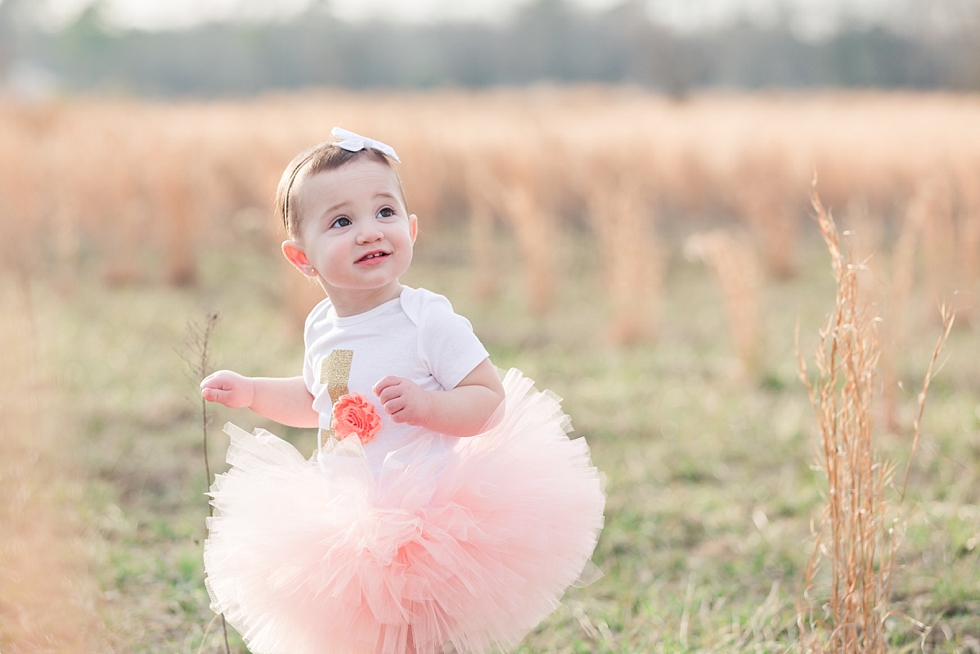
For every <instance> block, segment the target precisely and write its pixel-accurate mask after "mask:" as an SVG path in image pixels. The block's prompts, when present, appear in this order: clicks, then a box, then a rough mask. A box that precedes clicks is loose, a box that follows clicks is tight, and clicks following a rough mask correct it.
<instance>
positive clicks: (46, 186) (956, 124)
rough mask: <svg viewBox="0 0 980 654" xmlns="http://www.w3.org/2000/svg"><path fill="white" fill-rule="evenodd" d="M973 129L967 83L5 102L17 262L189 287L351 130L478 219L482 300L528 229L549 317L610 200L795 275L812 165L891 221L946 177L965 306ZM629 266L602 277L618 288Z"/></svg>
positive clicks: (0, 153)
mask: <svg viewBox="0 0 980 654" xmlns="http://www.w3.org/2000/svg"><path fill="white" fill-rule="evenodd" d="M978 121H980V100H978V98H977V97H974V96H953V95H946V94H919V95H915V94H906V93H887V94H886V93H876V94H874V93H844V92H821V93H782V94H777V93H773V94H755V95H745V94H733V93H702V94H697V95H694V96H691V97H690V98H689V99H688V100H686V101H684V102H675V101H672V100H670V99H668V98H665V97H663V96H660V95H657V94H652V93H646V92H641V91H639V90H631V89H620V88H611V87H578V88H565V89H560V88H535V89H525V90H518V89H503V90H492V91H481V92H462V91H439V92H428V93H412V92H385V93H380V92H379V93H347V92H340V91H336V92H329V93H328V92H320V93H305V94H296V95H281V96H267V97H261V98H257V99H253V100H247V101H214V102H153V101H136V100H128V99H100V98H76V99H71V100H66V101H61V102H56V103H52V104H49V105H43V106H32V107H23V106H18V105H12V104H3V105H0V243H2V248H3V252H2V256H3V260H4V262H5V265H6V266H7V267H10V266H17V267H19V268H22V269H30V270H57V271H59V274H60V275H61V276H62V278H63V280H64V284H65V286H66V287H70V286H71V283H72V279H73V278H74V276H75V275H77V273H78V270H79V266H80V265H83V264H85V263H86V262H92V261H94V262H96V263H97V264H98V266H99V267H100V269H101V270H102V275H103V278H104V279H105V280H106V281H107V282H109V283H130V282H136V281H147V280H151V281H152V280H158V281H162V282H166V283H170V284H186V283H190V282H193V281H194V279H195V276H196V275H197V274H198V271H197V260H198V257H199V256H200V253H201V251H202V250H203V249H205V248H221V247H228V244H229V238H228V233H229V232H232V231H234V229H235V223H236V218H235V217H236V216H238V215H239V214H241V213H242V212H253V213H254V212H258V213H259V214H263V215H266V216H267V215H268V214H269V211H268V207H269V203H270V200H269V198H271V197H272V196H273V194H274V189H275V185H276V182H277V181H278V177H279V174H280V172H281V170H282V168H283V166H284V165H285V163H286V162H287V161H288V160H289V159H290V158H291V157H292V155H293V154H295V152H297V151H299V150H300V149H302V148H303V147H305V146H308V145H310V144H311V143H315V142H318V141H321V140H323V139H324V138H326V137H327V135H328V134H329V130H330V128H331V127H332V126H333V125H337V124H341V125H344V126H346V127H348V128H351V129H354V130H357V131H361V132H364V133H368V134H371V135H373V136H375V137H377V138H380V139H382V140H385V141H388V142H390V143H391V144H392V145H394V146H395V147H396V149H397V150H398V151H399V152H400V154H401V155H402V159H403V160H404V161H405V163H404V164H403V165H402V166H401V167H400V171H401V173H402V176H403V178H404V182H405V187H406V191H407V194H408V199H409V205H410V209H411V210H413V211H414V212H416V213H418V214H419V216H420V218H421V221H422V223H421V224H422V229H423V230H432V229H439V228H441V226H444V225H446V224H448V223H452V222H455V223H464V222H465V221H466V219H467V217H469V220H470V224H471V226H472V229H473V232H474V235H473V241H472V246H471V248H472V253H473V254H474V258H475V261H476V266H477V269H478V270H479V271H480V273H479V275H478V278H477V281H476V282H475V283H476V284H477V286H478V287H479V290H480V293H481V294H482V295H485V296H487V297H490V296H492V295H493V293H494V284H493V278H494V275H495V274H496V272H495V269H494V268H493V265H492V264H493V259H494V256H495V255H494V253H493V248H492V243H493V239H492V238H490V236H489V235H491V234H492V233H493V230H494V228H495V227H494V226H495V225H497V226H501V225H503V226H506V227H507V228H508V229H509V230H510V231H511V232H512V234H513V235H514V236H515V237H516V238H517V240H518V241H519V242H520V243H522V252H523V259H524V267H525V270H526V275H527V279H528V294H527V302H528V305H529V307H530V308H531V309H532V310H533V311H534V312H538V313H540V312H545V311H548V310H549V307H550V306H552V303H553V302H554V298H555V297H556V293H557V292H558V288H557V287H558V286H559V285H560V283H561V282H560V281H559V280H560V279H561V278H562V274H561V270H560V266H561V265H562V261H563V259H562V256H561V250H562V248H563V245H562V243H563V241H562V234H563V233H567V232H568V231H569V230H581V229H591V230H592V231H593V232H594V237H595V239H596V242H597V243H599V244H600V245H599V246H598V247H597V250H608V247H607V246H603V245H601V243H602V242H603V241H604V240H605V239H606V238H607V236H606V235H604V234H602V233H600V231H601V230H602V229H603V228H604V226H605V225H606V224H607V220H608V219H607V216H608V215H609V213H610V212H611V211H613V210H614V209H613V207H612V206H611V203H610V201H609V197H610V194H615V193H622V194H623V197H622V198H620V199H619V201H620V202H621V203H622V206H620V207H618V208H617V209H616V210H619V211H630V210H636V211H641V212H643V213H644V214H646V216H647V217H648V218H649V217H653V216H656V219H657V226H656V229H657V230H658V231H663V230H664V229H666V228H668V227H669V226H672V225H673V226H678V225H680V226H681V229H683V225H684V220H685V219H686V218H687V217H688V216H691V215H716V216H721V217H726V218H728V219H738V220H741V221H743V222H744V223H745V224H746V225H747V226H748V227H749V228H750V230H751V233H752V234H753V236H754V238H755V240H756V244H757V247H758V249H759V252H760V254H761V257H762V264H763V266H764V267H765V269H766V271H767V273H768V275H769V276H770V277H773V278H776V279H779V278H785V277H786V276H788V275H792V274H794V271H795V270H797V268H798V266H799V265H800V261H799V255H798V252H797V250H798V243H797V241H798V239H799V236H798V233H799V229H800V219H801V216H802V213H803V210H804V208H805V206H806V188H807V183H808V181H809V179H810V177H811V176H812V173H813V170H814V169H816V170H818V171H819V172H820V176H821V188H822V193H823V196H824V198H825V199H826V200H829V202H830V203H831V204H832V205H836V206H838V207H843V206H845V205H847V204H848V203H849V202H850V201H852V200H853V199H854V198H862V199H863V201H864V202H865V203H866V204H867V206H868V210H869V213H871V214H873V215H877V216H882V217H883V218H884V219H885V220H886V229H885V230H884V231H885V233H893V232H895V231H896V230H894V229H892V230H889V229H888V226H887V223H895V222H897V218H896V217H898V216H901V215H903V214H904V213H905V207H906V205H907V204H909V202H912V204H913V206H918V205H922V203H923V202H925V200H923V192H924V191H923V192H919V193H915V189H926V188H929V187H930V185H932V186H934V187H935V188H941V189H942V190H941V191H939V192H936V193H933V194H932V196H931V197H932V200H929V202H931V203H932V205H933V206H934V207H939V206H941V208H942V210H941V211H940V210H938V209H930V211H929V213H930V215H931V216H933V217H934V218H930V220H929V221H928V224H924V225H923V232H922V233H923V244H924V252H925V253H926V256H927V261H926V265H925V269H924V270H925V273H926V274H927V276H928V277H929V279H931V280H933V281H932V284H933V287H934V288H935V293H937V294H942V295H944V296H945V295H950V294H954V296H955V297H956V298H958V302H960V303H964V304H972V300H971V299H970V298H972V297H974V296H975V293H976V283H977V277H978V275H980V227H978V224H980V218H978V217H977V216H978V214H980V191H978V185H980V182H978V181H977V180H978V179H980V136H978V135H977V132H976V130H975V129H973V126H974V125H975V124H976V123H977V122H978ZM608 180H613V181H615V180H621V181H622V185H621V186H622V188H620V186H617V185H616V184H612V185H611V184H610V182H609V181H608ZM624 189H625V190H624ZM630 189H633V190H630ZM634 191H635V192H634ZM631 196H635V197H632V199H631ZM631 202H632V204H631ZM585 214H590V215H591V216H592V219H591V220H590V219H588V218H585ZM598 215H602V216H603V218H602V219H601V221H598V222H597V221H596V218H595V217H596V216H598ZM625 219H626V218H624V220H625ZM258 222H259V227H258V231H259V233H260V234H261V235H262V236H263V237H264V238H266V239H268V240H270V241H273V242H274V241H275V240H276V239H277V238H278V237H279V236H281V235H280V234H279V233H278V226H277V225H275V223H274V221H272V220H271V218H270V219H267V220H265V221H258ZM646 231H651V230H649V229H648V230H646ZM643 238H646V237H643ZM655 241H656V239H655V234H652V233H651V235H650V238H649V241H648V242H647V243H646V244H641V245H640V246H638V248H639V249H641V250H649V251H650V252H653V250H655V246H656V242H655ZM953 241H955V242H953ZM627 255H628V256H630V257H634V258H636V259H637V261H638V260H640V259H649V260H650V262H651V263H650V265H649V266H646V264H644V266H646V267H648V268H649V270H643V271H641V270H640V269H639V268H637V267H636V264H635V263H634V264H630V265H629V266H632V267H633V268H634V270H633V271H632V273H633V274H631V275H627V277H628V278H629V279H628V280H627V281H626V282H625V283H626V284H630V285H636V286H637V287H638V288H637V289H633V290H621V289H618V288H613V287H610V290H611V291H612V293H611V295H612V296H615V295H616V294H618V293H620V292H621V293H623V295H624V297H625V298H631V297H634V296H635V297H639V296H642V295H643V294H644V292H645V291H643V290H642V288H644V287H650V286H651V285H652V286H655V285H656V281H655V278H656V274H657V273H656V272H655V271H656V269H657V268H658V267H662V263H663V261H664V260H665V259H664V256H662V255H653V254H650V255H649V256H647V255H643V256H641V255H639V254H637V255H635V256H634V255H631V254H629V253H627ZM602 256H605V257H607V259H608V255H602ZM658 257H659V258H658ZM654 259H658V260H659V261H660V262H661V263H657V262H656V261H654ZM610 261H611V259H610ZM617 265H618V264H617ZM623 265H624V266H626V264H623ZM629 266H627V267H629ZM641 267H643V266H641ZM621 279H623V277H622V276H621V275H619V274H618V273H615V272H610V275H609V280H610V283H611V284H613V283H615V284H621V283H624V282H622V281H621ZM297 292H299V293H300V295H301V296H302V295H303V290H302V289H298V290H297ZM611 299H612V300H613V302H614V303H615V302H620V301H622V300H621V299H616V297H612V298H611ZM298 304H299V305H301V306H305V305H306V300H305V299H304V298H302V297H301V298H300V300H298ZM649 304H650V305H651V306H655V305H656V300H655V299H652V300H651V302H650V303H649ZM954 304H956V302H954ZM655 314H656V310H655V309H652V310H651V311H650V316H649V317H648V318H644V319H643V320H641V321H640V322H642V323H643V324H644V325H645V326H643V327H639V326H637V325H627V324H626V323H625V322H624V318H623V317H622V315H623V314H622V311H621V309H617V308H616V307H615V306H614V307H611V318H610V321H611V325H610V329H611V331H612V332H613V333H614V334H619V333H621V334H622V336H621V338H622V339H626V340H628V339H629V338H632V337H633V335H634V334H636V335H639V334H648V335H649V336H652V335H653V333H655V329H653V328H650V327H649V325H651V324H653V325H655V323H656V315H655Z"/></svg>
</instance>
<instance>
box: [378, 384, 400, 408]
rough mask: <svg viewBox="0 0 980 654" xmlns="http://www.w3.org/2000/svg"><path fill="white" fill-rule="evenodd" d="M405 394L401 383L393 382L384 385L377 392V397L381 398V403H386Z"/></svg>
mask: <svg viewBox="0 0 980 654" xmlns="http://www.w3.org/2000/svg"><path fill="white" fill-rule="evenodd" d="M404 394H405V389H404V388H402V386H401V384H395V385H394V386H386V387H385V388H383V389H382V390H381V392H380V393H378V399H379V400H381V404H382V405H384V404H387V403H388V402H391V401H392V400H394V399H396V398H399V397H402V396H403V395H404Z"/></svg>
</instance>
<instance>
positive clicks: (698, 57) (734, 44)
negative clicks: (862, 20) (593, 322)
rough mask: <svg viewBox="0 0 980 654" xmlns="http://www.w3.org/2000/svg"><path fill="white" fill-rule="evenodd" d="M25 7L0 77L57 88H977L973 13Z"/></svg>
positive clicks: (5, 4) (14, 23) (4, 41)
mask: <svg viewBox="0 0 980 654" xmlns="http://www.w3.org/2000/svg"><path fill="white" fill-rule="evenodd" d="M30 2H31V0H2V1H0V77H2V72H3V71H2V68H3V67H4V66H9V65H10V64H11V63H12V62H14V61H31V62H34V63H36V64H39V65H42V66H44V67H46V68H47V69H48V70H50V71H52V72H53V73H54V74H55V75H56V76H57V78H58V80H59V84H60V86H61V87H62V88H65V89H67V90H100V91H114V92H129V93H136V94H143V95H161V96H217V95H244V94H251V93H256V92H259V91H264V90H269V89H291V88H297V87H304V86H339V87H347V88H366V87H400V88H425V87H433V86H463V87H484V86H493V85H519V84H527V83H533V82H538V81H555V82H583V81H599V82H610V83H613V82H615V83H621V82H625V83H634V84H639V85H642V86H647V87H653V88H661V89H664V90H666V91H667V92H669V93H671V94H674V95H676V96H682V95H683V94H684V93H685V92H686V91H687V90H688V89H691V88H696V87H707V86H727V87H738V88H762V87H783V88H786V87H789V88H794V87H813V86H841V87H884V88H893V87H908V88H951V89H962V90H978V89H980V30H978V29H977V27H976V25H975V24H970V25H964V26H962V29H958V30H953V31H947V32H946V33H945V34H943V35H942V36H941V37H940V36H929V35H928V34H925V33H922V34H910V33H899V32H897V31H893V30H889V29H887V28H885V27H882V26H876V27H871V28H868V29H853V28H852V29H844V30H842V31H838V32H837V33H835V34H833V35H832V36H830V37H828V38H825V39H823V40H820V41H815V42H813V41H808V40H803V39H801V38H799V37H798V36H796V35H795V33H794V31H793V30H792V29H791V28H790V27H789V25H788V21H782V22H780V23H779V24H776V25H775V26H772V27H768V28H762V27H759V26H757V25H753V24H749V23H740V24H736V25H732V26H728V27H726V28H723V29H717V30H713V31H703V32H698V33H693V34H686V35H681V34H678V33H676V32H674V31H671V30H670V29H668V28H666V27H665V26H663V25H660V24H657V23H654V22H652V21H651V20H650V18H649V17H648V13H647V12H646V10H645V7H644V2H643V0H626V2H624V3H623V4H621V5H619V6H617V7H615V8H613V9H611V10H608V11H606V12H603V13H598V14H597V13H594V12H585V11H583V10H581V9H579V8H577V7H576V6H575V5H572V4H569V3H568V2H567V1H565V0H534V1H533V2H532V3H531V4H529V5H526V6H524V7H523V8H522V9H521V10H519V11H518V12H517V13H516V14H515V15H514V16H513V17H512V18H511V20H509V21H507V22H506V23H503V24H492V23H481V22H470V23H460V22H455V23H436V24H425V25H420V24H408V23H397V22H386V21H371V22H366V23H346V22H342V21H339V20H337V19H336V18H334V17H332V16H331V15H330V13H329V11H325V10H324V9H323V6H322V4H321V3H316V2H315V3H313V4H312V6H311V8H310V9H309V10H308V11H306V12H305V13H303V14H301V15H298V16H295V17H293V18H291V19H289V20H285V21H283V20H280V21H267V22H244V21H239V22H227V23H211V24H205V25H201V26H198V27H194V28H190V29H184V30H179V31H161V32H150V31H141V30H122V29H119V28H117V27H113V26H110V25H109V24H108V22H107V21H106V20H104V18H103V15H102V14H103V12H102V9H101V8H100V5H99V4H98V3H96V4H94V5H92V6H90V7H89V8H88V9H87V10H85V11H84V12H83V13H82V14H81V15H79V16H78V18H77V19H76V20H75V21H74V22H72V23H71V24H69V25H66V26H64V27H63V28H61V29H60V30H58V31H55V32H50V31H44V30H41V29H39V28H37V27H29V23H28V21H24V20H18V9H20V10H23V8H24V7H26V6H28V5H29V4H30ZM20 13H21V14H23V13H25V12H23V11H20Z"/></svg>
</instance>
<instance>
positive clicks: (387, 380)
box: [371, 375, 404, 402]
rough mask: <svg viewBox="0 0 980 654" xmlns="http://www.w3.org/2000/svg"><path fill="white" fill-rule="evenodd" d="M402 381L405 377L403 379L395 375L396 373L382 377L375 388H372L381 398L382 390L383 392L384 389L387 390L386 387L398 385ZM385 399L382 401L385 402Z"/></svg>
mask: <svg viewBox="0 0 980 654" xmlns="http://www.w3.org/2000/svg"><path fill="white" fill-rule="evenodd" d="M402 381H404V380H403V379H402V378H401V377H395V376H394V375H388V376H387V377H382V378H381V379H380V380H379V381H378V383H377V384H375V385H374V388H372V389H371V391H372V392H373V393H374V394H375V395H377V396H378V398H380V397H381V393H382V392H383V391H384V390H385V389H386V388H389V387H391V386H397V385H398V384H400V383H401V382H402ZM383 401H384V400H382V402H383Z"/></svg>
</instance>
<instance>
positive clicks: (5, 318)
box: [0, 276, 104, 654]
mask: <svg viewBox="0 0 980 654" xmlns="http://www.w3.org/2000/svg"><path fill="white" fill-rule="evenodd" d="M9 281H10V280H9V278H7V277H4V276H0V297H2V299H3V306H4V311H3V312H2V315H0V344H3V346H2V347H0V498H3V501H2V502H0V525H2V530H3V536H2V539H0V651H3V652H4V653H5V654H27V653H30V652H65V653H77V652H89V651H93V652H94V651H99V647H100V646H101V645H100V644H104V643H102V640H101V639H102V634H101V631H102V626H101V623H100V620H99V618H98V617H97V609H96V597H97V589H96V588H95V587H94V583H93V582H92V580H91V578H89V577H88V573H89V571H88V568H89V566H90V564H91V562H90V561H89V554H90V551H89V550H90V547H89V539H88V537H87V535H86V525H85V524H84V522H83V520H82V518H81V516H80V515H79V514H78V512H77V508H78V506H79V504H80V503H81V502H82V499H81V498H80V497H79V493H80V492H81V489H82V482H81V480H78V479H75V478H74V476H73V474H74V471H73V470H72V467H71V466H70V465H69V464H67V463H66V460H65V457H64V454H63V452H64V448H66V447H68V446H69V445H70V442H71V439H72V435H71V434H70V433H69V432H67V431H66V425H65V424H64V422H63V421H62V420H61V419H60V418H61V416H59V415H58V413H57V412H56V411H55V410H54V408H55V407H57V406H58V404H59V401H60V400H59V396H58V394H57V392H56V391H55V389H54V384H53V382H52V380H51V379H50V377H49V372H48V369H47V362H46V361H44V360H42V359H41V356H42V354H43V353H42V351H41V348H40V340H39V339H38V338H37V335H36V334H35V333H34V331H35V330H36V329H37V325H32V324H31V323H30V321H29V320H28V318H29V316H30V315H31V313H30V308H29V307H27V311H25V310H24V309H25V307H24V304H23V303H24V301H25V298H24V296H23V294H22V293H18V291H17V288H16V286H13V287H12V285H11V284H9ZM18 295H20V297H18Z"/></svg>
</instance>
